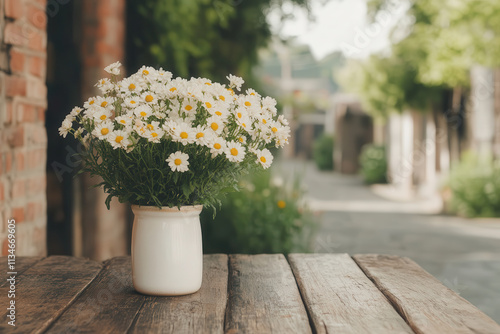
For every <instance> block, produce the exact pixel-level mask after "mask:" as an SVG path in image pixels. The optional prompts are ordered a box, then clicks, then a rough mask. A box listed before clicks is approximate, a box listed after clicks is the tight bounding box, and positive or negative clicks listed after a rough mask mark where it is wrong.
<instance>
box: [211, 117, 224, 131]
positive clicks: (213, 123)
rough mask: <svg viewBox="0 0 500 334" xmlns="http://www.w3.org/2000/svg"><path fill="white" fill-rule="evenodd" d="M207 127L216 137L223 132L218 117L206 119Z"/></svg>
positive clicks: (222, 124)
mask: <svg viewBox="0 0 500 334" xmlns="http://www.w3.org/2000/svg"><path fill="white" fill-rule="evenodd" d="M207 126H208V127H209V128H210V129H212V131H213V132H215V133H216V134H218V135H219V134H221V133H222V130H224V123H222V120H221V119H220V118H218V117H210V118H209V119H207Z"/></svg>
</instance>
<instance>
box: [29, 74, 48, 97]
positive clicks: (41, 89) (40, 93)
mask: <svg viewBox="0 0 500 334" xmlns="http://www.w3.org/2000/svg"><path fill="white" fill-rule="evenodd" d="M27 87H28V88H27V96H28V97H33V98H36V99H41V100H45V99H46V98H47V86H46V85H45V82H43V81H42V80H41V79H38V78H29V79H28V84H27Z"/></svg>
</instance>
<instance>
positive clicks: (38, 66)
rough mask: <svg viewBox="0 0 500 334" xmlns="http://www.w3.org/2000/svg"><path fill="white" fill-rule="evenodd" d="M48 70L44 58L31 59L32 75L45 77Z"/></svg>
mask: <svg viewBox="0 0 500 334" xmlns="http://www.w3.org/2000/svg"><path fill="white" fill-rule="evenodd" d="M46 68H47V62H46V59H45V58H42V57H31V59H30V73H31V74H33V75H35V76H37V77H40V78H44V77H45V70H46Z"/></svg>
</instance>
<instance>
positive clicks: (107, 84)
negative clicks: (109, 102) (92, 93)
mask: <svg viewBox="0 0 500 334" xmlns="http://www.w3.org/2000/svg"><path fill="white" fill-rule="evenodd" d="M96 86H97V88H99V90H100V91H101V92H103V93H107V92H109V91H110V90H113V88H114V87H115V86H114V85H113V83H112V82H111V80H109V79H108V78H104V79H101V80H99V81H98V82H97V83H96Z"/></svg>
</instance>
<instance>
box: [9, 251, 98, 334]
mask: <svg viewBox="0 0 500 334" xmlns="http://www.w3.org/2000/svg"><path fill="white" fill-rule="evenodd" d="M101 268H102V265H101V264H100V263H97V262H94V261H90V260H87V259H82V258H74V257H67V256H51V257H48V258H46V259H43V260H41V261H40V262H38V263H36V264H35V265H34V266H32V267H30V268H29V269H27V270H26V271H25V272H24V273H23V274H22V275H21V276H19V277H18V279H17V282H16V299H15V300H16V327H15V328H13V327H11V326H9V325H8V324H7V321H5V319H7V310H6V308H2V311H1V312H0V317H1V319H4V321H1V322H0V333H1V332H3V333H7V332H8V333H16V332H19V333H40V332H42V331H44V330H45V329H46V328H47V327H48V326H49V325H50V324H51V323H52V322H53V321H54V320H55V319H56V318H57V317H58V316H59V315H60V314H61V313H62V312H63V311H64V309H65V308H66V307H67V306H68V305H69V304H70V303H71V302H72V301H73V300H74V299H75V298H76V297H77V296H78V294H79V293H81V291H82V290H83V289H85V287H86V286H87V285H88V284H89V283H90V282H91V281H92V280H93V279H94V278H95V277H96V275H97V274H98V273H99V271H100V270H101ZM7 291H8V287H2V288H0V296H6V295H7Z"/></svg>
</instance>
